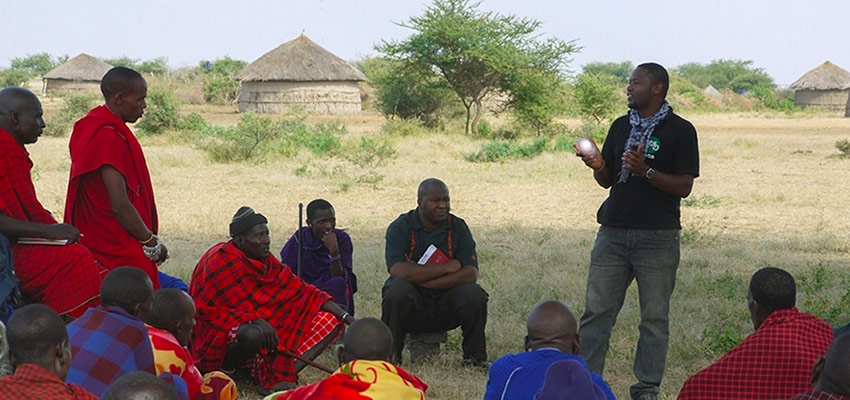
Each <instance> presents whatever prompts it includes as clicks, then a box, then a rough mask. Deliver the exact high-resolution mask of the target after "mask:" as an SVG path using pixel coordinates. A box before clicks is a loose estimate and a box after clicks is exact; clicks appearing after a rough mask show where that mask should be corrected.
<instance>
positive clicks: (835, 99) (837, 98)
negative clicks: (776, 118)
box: [794, 90, 850, 111]
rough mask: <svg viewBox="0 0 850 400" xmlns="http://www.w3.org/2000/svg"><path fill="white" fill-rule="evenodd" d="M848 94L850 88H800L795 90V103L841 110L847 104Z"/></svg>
mask: <svg viewBox="0 0 850 400" xmlns="http://www.w3.org/2000/svg"><path fill="white" fill-rule="evenodd" d="M848 95H850V90H798V91H796V92H794V105H796V106H798V107H802V108H806V107H823V108H825V109H828V110H832V111H841V110H844V109H845V108H846V106H847V97H848Z"/></svg>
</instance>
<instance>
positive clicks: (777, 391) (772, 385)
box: [679, 267, 833, 400]
mask: <svg viewBox="0 0 850 400" xmlns="http://www.w3.org/2000/svg"><path fill="white" fill-rule="evenodd" d="M796 297H797V286H796V284H795V283H794V277H792V276H791V274H789V273H788V272H786V271H784V270H781V269H779V268H772V267H768V268H762V269H760V270H758V271H757V272H756V273H755V274H753V277H752V279H751V280H750V287H749V290H748V291H747V303H748V306H749V309H750V318H751V319H752V321H753V326H754V327H755V332H753V333H752V334H750V335H749V336H747V338H746V339H744V341H743V342H741V343H740V344H739V345H737V346H735V348H733V349H732V350H731V351H729V352H728V353H726V355H724V356H723V357H721V358H720V359H719V360H717V361H715V362H714V363H713V364H711V365H709V366H708V367H706V368H705V369H703V370H702V371H699V372H697V373H696V374H695V375H694V376H692V377H690V378H688V379H687V380H686V381H685V384H684V385H683V386H682V390H681V391H680V392H679V399H680V400H700V399H704V400H712V399H717V400H720V399H748V400H759V399H764V400H773V399H777V398H787V397H790V396H793V395H795V394H798V393H800V392H803V391H807V390H812V383H811V380H810V378H811V370H812V365H814V363H815V361H816V360H817V359H818V358H819V357H822V356H823V355H824V354H826V350H827V348H828V347H829V344H830V343H832V339H833V333H832V328H831V327H830V326H829V325H828V324H827V323H826V322H823V321H821V320H820V319H819V318H818V317H815V316H814V315H811V314H803V313H800V312H799V311H797V308H796V307H795V306H794V305H795V303H796Z"/></svg>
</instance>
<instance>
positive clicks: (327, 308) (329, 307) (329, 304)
mask: <svg viewBox="0 0 850 400" xmlns="http://www.w3.org/2000/svg"><path fill="white" fill-rule="evenodd" d="M321 310H322V311H324V312H328V313H331V314H333V316H334V317H336V319H340V317H341V316H343V315H345V319H343V320H342V322H344V323H345V324H346V325H351V324H352V323H354V321H355V319H354V317H352V316H351V314H349V313H348V312H347V311H345V310H343V309H341V308H339V306H338V305H336V303H334V301H333V300H328V301H326V302H325V304H322V308H321Z"/></svg>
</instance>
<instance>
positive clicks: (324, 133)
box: [292, 121, 346, 155]
mask: <svg viewBox="0 0 850 400" xmlns="http://www.w3.org/2000/svg"><path fill="white" fill-rule="evenodd" d="M300 124H301V127H300V128H301V129H296V130H294V132H293V133H292V139H293V140H294V142H295V144H296V145H298V146H300V147H303V148H306V149H308V150H310V152H312V153H313V154H317V155H332V154H334V153H335V152H336V151H337V150H338V149H339V148H340V142H339V135H340V134H342V133H345V131H346V128H345V124H342V123H340V122H336V123H320V124H317V125H315V126H312V127H308V126H307V125H306V124H304V122H303V121H301V122H300Z"/></svg>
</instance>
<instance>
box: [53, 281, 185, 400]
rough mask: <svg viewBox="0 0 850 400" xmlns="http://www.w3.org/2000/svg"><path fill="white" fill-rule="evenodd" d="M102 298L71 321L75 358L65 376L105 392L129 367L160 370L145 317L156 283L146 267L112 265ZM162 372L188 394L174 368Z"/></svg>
mask: <svg viewBox="0 0 850 400" xmlns="http://www.w3.org/2000/svg"><path fill="white" fill-rule="evenodd" d="M100 298H101V306H100V307H95V308H89V309H88V310H87V311H86V313H85V314H83V316H81V317H80V318H78V319H76V320H74V321H73V322H71V324H69V325H68V336H69V338H70V339H69V341H70V343H71V351H72V352H73V354H74V359H73V360H72V362H71V370H70V371H69V372H68V377H67V381H68V382H71V383H76V384H78V385H80V386H82V387H84V388H85V389H86V390H88V391H90V392H92V393H94V394H95V395H97V396H103V394H104V393H105V392H106V389H107V388H108V387H109V385H111V384H112V383H113V382H115V380H116V379H118V378H120V377H121V376H122V375H124V374H126V373H128V372H134V371H145V372H148V373H151V374H156V368H154V357H153V348H152V347H151V342H150V339H149V338H148V330H147V328H146V327H145V323H144V322H143V318H145V317H146V316H147V314H148V312H150V310H151V303H152V302H153V283H152V282H151V280H150V278H149V277H148V275H147V273H146V272H145V271H144V270H142V269H139V268H135V267H119V268H116V269H113V270H112V271H111V272H110V273H109V274H108V275H106V278H104V279H103V286H102V287H101V289H100ZM160 378H163V379H165V380H167V381H169V382H170V383H172V384H174V385H178V386H179V387H177V389H178V391H180V392H181V398H188V394H187V393H186V385H185V383H184V382H183V380H182V379H180V378H179V377H175V376H173V375H172V374H171V372H170V371H166V372H164V373H162V374H160Z"/></svg>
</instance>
